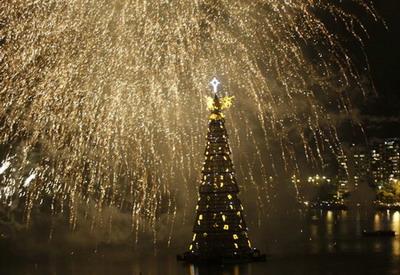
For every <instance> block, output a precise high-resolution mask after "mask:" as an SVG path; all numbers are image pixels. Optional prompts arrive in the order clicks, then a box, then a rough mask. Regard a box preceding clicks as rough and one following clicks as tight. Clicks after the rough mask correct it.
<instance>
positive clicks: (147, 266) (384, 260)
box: [0, 210, 400, 275]
mask: <svg viewBox="0 0 400 275" xmlns="http://www.w3.org/2000/svg"><path fill="white" fill-rule="evenodd" d="M249 227H250V228H253V230H252V231H251V232H250V234H251V236H252V237H253V240H254V241H253V242H254V243H257V244H258V245H259V248H260V249H261V250H262V251H265V252H267V254H268V255H269V257H268V260H267V262H265V263H253V264H245V265H226V266H207V265H202V266H196V265H185V264H182V263H179V262H177V261H176V259H175V252H171V255H170V256H152V257H146V258H143V259H140V260H138V259H134V260H132V262H123V263H117V264H116V263H115V262H112V261H103V260H100V261H94V262H93V261H92V262H85V261H83V262H82V261H80V262H68V261H63V262H62V263H59V262H58V263H50V264H47V265H41V264H38V265H33V266H32V265H27V266H21V267H15V266H12V267H8V268H7V269H6V270H5V271H4V270H3V269H2V268H1V267H0V274H1V275H3V274H4V275H113V274H118V275H125V274H126V275H159V274H161V275H169V274H173V275H180V274H182V275H213V274H216V275H275V274H279V275H283V274H307V275H314V274H340V275H342V274H393V275H394V274H400V257H399V256H400V237H399V236H396V237H395V238H386V237H381V238H379V237H378V238H376V237H363V236H362V231H363V230H389V229H391V230H394V231H396V232H398V233H399V232H400V212H398V211H396V212H394V211H383V212H375V213H368V212H362V211H319V210H318V211H317V210H315V211H307V212H303V213H298V215H285V216H277V217H275V218H271V219H270V221H268V223H267V224H265V225H263V227H262V228H263V229H262V230H261V229H260V230H258V232H257V230H255V229H254V226H253V227H252V225H249ZM257 233H258V234H257ZM181 250H183V249H179V250H178V251H177V252H180V251H181Z"/></svg>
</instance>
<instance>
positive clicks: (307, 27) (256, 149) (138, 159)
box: [0, 0, 376, 239]
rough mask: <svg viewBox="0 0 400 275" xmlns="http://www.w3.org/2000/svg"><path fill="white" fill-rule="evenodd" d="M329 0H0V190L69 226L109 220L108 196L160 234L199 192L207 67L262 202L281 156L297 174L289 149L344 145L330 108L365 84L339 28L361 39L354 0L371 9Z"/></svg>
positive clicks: (315, 152)
mask: <svg viewBox="0 0 400 275" xmlns="http://www.w3.org/2000/svg"><path fill="white" fill-rule="evenodd" d="M339 2H341V1H339ZM339 2H338V1H330V0H321V1H315V0H298V1H294V0H288V1H282V0H256V1H255V0H251V1H231V0H220V1H218V0H203V1H198V0H195V1H187V0H185V1H144V0H135V1H129V0H118V1H105V0H96V1H91V0H74V1H58V0H57V1H56V0H46V1H33V0H10V1H1V2H0V20H1V21H0V60H1V65H0V77H1V83H0V104H1V108H0V129H1V131H0V144H1V148H0V149H1V151H0V153H1V156H0V157H2V158H1V160H2V163H1V167H0V177H1V183H0V197H1V201H2V202H3V203H4V205H10V206H11V205H12V204H14V203H15V201H16V200H17V199H18V198H23V202H24V206H25V208H26V209H25V210H26V213H27V218H28V221H29V215H30V213H31V210H32V209H33V208H35V207H38V206H40V205H43V204H46V205H48V206H49V207H50V209H51V211H52V212H53V213H60V212H65V213H66V215H67V216H68V217H69V220H70V224H71V226H72V228H74V227H75V226H76V224H77V223H78V222H79V217H85V218H87V219H91V220H92V221H93V227H96V226H104V225H108V224H112V221H111V219H112V217H111V218H110V220H104V218H103V211H104V209H105V208H106V207H113V208H116V209H121V211H128V212H129V213H131V219H132V229H133V231H135V232H137V231H140V228H141V226H142V225H143V224H147V225H150V227H151V228H153V230H154V234H156V233H157V230H156V223H157V219H158V218H159V217H160V216H161V215H166V216H167V217H168V218H167V219H168V224H169V226H170V228H173V224H174V222H175V219H176V217H177V213H183V216H184V215H185V210H184V209H186V205H191V199H193V198H194V197H195V196H196V192H195V188H196V185H197V184H196V182H197V180H198V179H199V175H200V167H201V158H202V150H203V147H204V136H205V130H206V126H207V123H206V121H205V119H207V117H208V116H207V112H208V111H207V108H206V96H207V95H208V93H209V89H208V88H209V87H207V83H208V82H209V80H210V78H211V77H212V76H214V75H217V76H218V77H219V78H220V80H221V82H222V84H223V90H222V93H223V94H226V95H231V96H235V98H236V104H237V106H236V108H234V109H230V110H229V111H227V112H226V115H227V116H228V119H227V121H228V124H229V126H228V128H230V129H231V131H230V134H231V140H232V143H233V144H232V147H233V152H234V157H235V161H236V166H237V167H238V168H239V169H238V171H237V173H238V174H239V178H241V179H242V185H243V186H244V188H253V189H254V190H256V191H255V192H256V194H257V201H258V203H259V204H260V205H263V204H264V203H266V202H268V201H269V200H270V195H271V192H272V190H271V188H273V184H272V180H271V179H273V178H274V177H276V176H277V175H279V173H280V171H279V170H280V169H279V167H281V166H282V167H284V169H285V170H286V171H287V173H288V174H297V173H298V170H299V169H298V165H297V164H298V160H297V157H296V156H298V155H299V148H300V149H301V150H302V152H301V154H300V155H303V156H305V158H306V159H307V160H308V161H309V162H310V163H318V162H323V152H324V151H327V150H328V151H332V153H334V154H338V153H340V151H341V149H340V141H339V139H338V137H337V134H336V128H335V123H334V122H332V121H333V119H332V117H331V114H332V112H333V111H332V110H334V111H335V112H344V113H346V112H347V113H348V112H350V111H351V101H350V99H349V98H350V96H349V94H347V92H346V91H348V90H349V87H352V88H354V87H356V88H358V89H360V90H361V91H362V90H363V89H364V87H365V86H364V84H363V83H362V82H363V76H364V72H363V69H362V70H359V69H357V68H358V66H356V65H355V64H353V63H352V61H351V56H349V54H348V52H347V50H346V47H345V46H344V44H343V43H342V40H341V34H344V35H345V36H350V37H353V39H354V40H355V41H360V43H361V40H359V39H360V37H361V36H362V35H363V32H364V30H365V28H364V26H363V24H362V22H361V21H360V20H359V19H358V17H357V16H356V15H355V14H354V13H353V12H352V11H354V10H356V11H357V12H360V11H361V12H362V13H364V14H369V15H370V16H371V18H373V19H375V20H376V18H375V12H374V10H373V8H372V5H371V3H369V1H368V0H349V1H347V2H349V3H347V4H346V5H348V6H344V4H341V3H339ZM332 22H334V23H335V26H337V28H340V29H341V31H339V32H336V31H334V30H333V29H332ZM276 145H278V146H276ZM89 209H91V210H90V211H91V214H90V215H89V214H88V213H86V212H89ZM93 209H95V210H93ZM82 213H83V214H82ZM81 214H82V215H81ZM154 237H155V239H156V238H157V236H154Z"/></svg>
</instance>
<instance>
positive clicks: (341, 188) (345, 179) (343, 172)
mask: <svg viewBox="0 0 400 275" xmlns="http://www.w3.org/2000/svg"><path fill="white" fill-rule="evenodd" d="M337 161H338V171H337V183H338V187H337V196H338V198H343V197H344V195H345V194H346V193H348V192H349V171H348V164H347V162H348V161H347V156H346V155H341V156H338V157H337Z"/></svg>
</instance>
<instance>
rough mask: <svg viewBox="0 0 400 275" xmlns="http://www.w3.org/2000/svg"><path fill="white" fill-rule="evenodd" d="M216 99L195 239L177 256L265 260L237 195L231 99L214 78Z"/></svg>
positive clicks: (212, 104) (194, 259)
mask: <svg viewBox="0 0 400 275" xmlns="http://www.w3.org/2000/svg"><path fill="white" fill-rule="evenodd" d="M211 84H212V85H213V87H214V98H213V99H211V100H210V103H209V109H210V111H211V114H210V116H209V124H208V133H207V145H206V150H205V162H204V167H203V170H202V179H201V185H200V188H199V201H198V204H197V206H196V220H195V224H194V228H193V240H192V242H191V244H190V246H189V251H188V252H186V253H185V254H184V256H183V257H178V259H181V260H185V261H189V262H202V261H203V262H209V261H215V262H224V261H234V262H237V261H254V260H263V259H265V256H264V255H260V253H259V251H258V250H256V249H252V247H251V243H250V241H249V238H248V235H247V227H246V223H245V220H244V216H243V206H242V204H241V202H240V200H239V198H238V193H239V188H238V184H237V182H236V179H235V171H234V168H233V163H232V160H231V158H230V154H231V151H230V147H229V143H228V134H227V131H226V129H225V119H224V115H223V113H222V110H224V109H226V108H228V107H229V106H230V105H231V102H232V98H231V97H224V98H219V97H218V95H217V87H218V84H219V82H218V80H217V79H216V78H214V79H213V81H212V82H211Z"/></svg>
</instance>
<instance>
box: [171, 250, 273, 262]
mask: <svg viewBox="0 0 400 275" xmlns="http://www.w3.org/2000/svg"><path fill="white" fill-rule="evenodd" d="M176 259H177V260H178V261H181V262H186V263H191V264H205V263H207V264H241V263H251V262H265V261H266V259H267V257H266V255H265V254H261V253H260V251H259V250H257V249H255V250H253V251H252V252H251V253H249V254H245V255H233V256H214V255H199V254H194V253H191V252H185V253H184V254H183V255H177V256H176Z"/></svg>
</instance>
